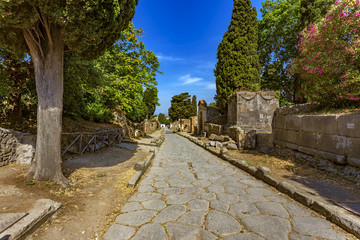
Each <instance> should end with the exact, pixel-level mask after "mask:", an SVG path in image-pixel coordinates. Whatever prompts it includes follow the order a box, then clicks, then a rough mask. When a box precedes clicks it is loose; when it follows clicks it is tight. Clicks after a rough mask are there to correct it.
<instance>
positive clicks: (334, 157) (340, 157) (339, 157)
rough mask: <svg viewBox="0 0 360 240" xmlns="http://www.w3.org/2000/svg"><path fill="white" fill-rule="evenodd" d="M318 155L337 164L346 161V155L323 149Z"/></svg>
mask: <svg viewBox="0 0 360 240" xmlns="http://www.w3.org/2000/svg"><path fill="white" fill-rule="evenodd" d="M318 153H319V157H321V158H324V159H327V160H329V161H331V162H334V163H338V164H345V163H346V157H345V156H343V155H338V154H335V153H329V152H324V151H319V152H318Z"/></svg>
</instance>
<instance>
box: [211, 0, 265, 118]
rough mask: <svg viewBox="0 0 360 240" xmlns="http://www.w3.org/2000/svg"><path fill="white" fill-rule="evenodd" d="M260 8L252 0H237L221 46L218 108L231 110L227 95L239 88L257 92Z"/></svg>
mask: <svg viewBox="0 0 360 240" xmlns="http://www.w3.org/2000/svg"><path fill="white" fill-rule="evenodd" d="M257 47H258V29H257V18H256V9H255V7H253V6H252V5H251V1H250V0H234V8H233V13H232V17H231V22H230V25H229V28H228V31H227V32H225V34H224V37H223V39H222V41H221V43H220V44H219V46H218V49H217V59H218V62H217V64H216V67H215V71H214V73H215V77H216V96H215V100H216V103H217V106H218V109H219V110H220V112H222V113H226V112H227V98H228V97H229V96H230V95H231V94H232V93H234V92H235V91H236V90H245V91H257V90H258V89H259V86H260V74H259V70H260V65H259V56H258V54H257Z"/></svg>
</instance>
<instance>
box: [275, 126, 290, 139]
mask: <svg viewBox="0 0 360 240" xmlns="http://www.w3.org/2000/svg"><path fill="white" fill-rule="evenodd" d="M274 139H276V140H280V141H287V135H286V130H285V129H280V128H278V129H274Z"/></svg>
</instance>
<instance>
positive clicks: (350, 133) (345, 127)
mask: <svg viewBox="0 0 360 240" xmlns="http://www.w3.org/2000/svg"><path fill="white" fill-rule="evenodd" d="M337 120H338V130H339V135H343V136H347V137H358V138H360V114H351V115H342V116H339V117H338V119H337Z"/></svg>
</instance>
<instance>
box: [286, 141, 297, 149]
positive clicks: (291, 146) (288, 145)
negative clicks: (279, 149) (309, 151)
mask: <svg viewBox="0 0 360 240" xmlns="http://www.w3.org/2000/svg"><path fill="white" fill-rule="evenodd" d="M285 147H286V148H290V149H293V150H298V148H299V145H297V144H294V143H289V142H286V143H285Z"/></svg>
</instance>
